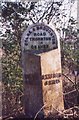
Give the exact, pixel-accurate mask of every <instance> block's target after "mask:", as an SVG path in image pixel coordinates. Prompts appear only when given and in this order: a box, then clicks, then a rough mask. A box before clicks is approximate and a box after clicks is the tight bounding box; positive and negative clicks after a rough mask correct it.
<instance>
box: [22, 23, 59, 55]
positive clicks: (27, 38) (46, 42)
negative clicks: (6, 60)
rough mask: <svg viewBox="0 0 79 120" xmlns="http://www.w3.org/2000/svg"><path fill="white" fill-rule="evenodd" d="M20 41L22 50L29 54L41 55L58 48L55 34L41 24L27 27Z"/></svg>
mask: <svg viewBox="0 0 79 120" xmlns="http://www.w3.org/2000/svg"><path fill="white" fill-rule="evenodd" d="M21 40H22V41H21V43H22V50H25V51H28V52H31V53H42V52H47V51H50V50H53V49H57V48H58V44H57V36H56V34H55V32H54V31H53V29H51V28H50V27H49V26H47V25H44V24H42V23H41V24H40V23H38V24H33V25H31V26H29V27H28V28H27V30H26V31H25V32H24V34H23V36H22V39H21Z"/></svg>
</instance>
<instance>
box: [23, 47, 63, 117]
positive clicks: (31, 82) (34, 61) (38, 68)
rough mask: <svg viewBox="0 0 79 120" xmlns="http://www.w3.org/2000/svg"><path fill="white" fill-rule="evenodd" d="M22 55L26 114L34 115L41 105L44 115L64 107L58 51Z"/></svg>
mask: <svg viewBox="0 0 79 120" xmlns="http://www.w3.org/2000/svg"><path fill="white" fill-rule="evenodd" d="M24 56H25V58H24V86H25V87H24V88H25V112H26V116H28V117H34V116H35V114H36V113H37V112H38V111H39V110H40V109H41V108H42V107H43V106H45V108H44V109H43V112H42V114H44V115H46V116H48V115H49V113H50V112H52V113H55V112H57V111H60V110H62V109H64V104H63V93H62V80H61V60H60V53H59V51H58V50H57V49H56V50H52V51H50V52H46V53H42V54H39V55H32V54H27V53H24Z"/></svg>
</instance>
